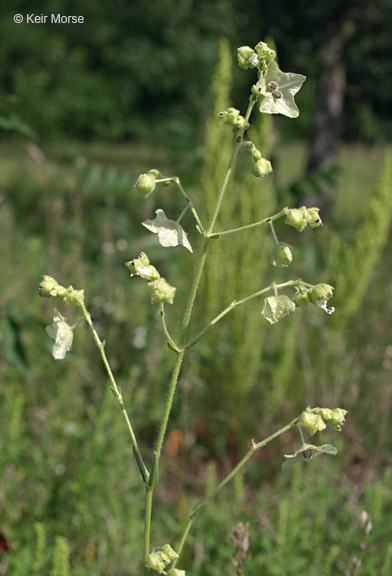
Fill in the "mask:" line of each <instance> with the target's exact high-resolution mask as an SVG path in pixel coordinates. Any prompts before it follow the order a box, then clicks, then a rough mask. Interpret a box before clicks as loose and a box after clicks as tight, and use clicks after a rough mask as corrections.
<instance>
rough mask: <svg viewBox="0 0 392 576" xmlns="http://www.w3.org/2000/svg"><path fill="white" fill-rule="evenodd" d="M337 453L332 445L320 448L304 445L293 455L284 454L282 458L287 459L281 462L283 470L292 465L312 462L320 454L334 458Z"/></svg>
mask: <svg viewBox="0 0 392 576" xmlns="http://www.w3.org/2000/svg"><path fill="white" fill-rule="evenodd" d="M337 453H338V451H337V449H336V448H335V446H332V444H323V445H322V446H314V445H313V444H304V445H303V446H301V448H300V449H299V450H297V451H296V452H294V454H285V455H284V457H285V458H287V460H286V461H285V462H283V468H287V467H288V466H291V465H292V464H297V462H303V461H304V460H305V461H306V462H308V461H310V460H313V459H314V458H317V457H318V456H320V454H329V455H330V456H336V454H337Z"/></svg>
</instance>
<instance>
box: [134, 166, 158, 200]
mask: <svg viewBox="0 0 392 576" xmlns="http://www.w3.org/2000/svg"><path fill="white" fill-rule="evenodd" d="M155 184H156V178H155V176H154V174H151V173H150V172H149V173H148V174H140V176H139V178H138V179H137V180H136V184H135V188H136V190H137V191H138V192H140V193H141V194H142V195H143V196H144V197H145V198H147V196H149V195H150V194H151V192H153V191H154V190H155Z"/></svg>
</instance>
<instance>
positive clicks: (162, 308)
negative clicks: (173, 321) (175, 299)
mask: <svg viewBox="0 0 392 576" xmlns="http://www.w3.org/2000/svg"><path fill="white" fill-rule="evenodd" d="M159 314H160V317H161V321H162V328H163V332H164V334H165V336H166V338H167V341H168V343H169V344H170V346H171V348H172V349H173V350H174V351H175V352H180V349H179V348H178V346H177V344H176V343H175V342H174V340H173V338H172V337H171V336H170V334H169V331H168V329H167V326H166V318H165V304H164V303H163V302H161V307H160V311H159Z"/></svg>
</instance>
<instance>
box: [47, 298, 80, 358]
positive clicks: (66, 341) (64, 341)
mask: <svg viewBox="0 0 392 576" xmlns="http://www.w3.org/2000/svg"><path fill="white" fill-rule="evenodd" d="M46 332H47V333H48V334H49V336H50V337H51V338H53V339H54V340H55V343H54V345H53V349H52V354H53V358H54V359H55V360H62V359H63V358H65V355H66V353H67V352H69V351H70V350H71V348H72V341H73V330H72V328H71V326H69V324H68V323H67V322H66V318H64V317H63V316H62V315H61V314H60V312H59V311H58V310H56V309H54V311H53V324H50V326H47V327H46Z"/></svg>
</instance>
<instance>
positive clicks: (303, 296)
mask: <svg viewBox="0 0 392 576" xmlns="http://www.w3.org/2000/svg"><path fill="white" fill-rule="evenodd" d="M275 57H276V54H275V51H274V50H272V49H271V48H269V47H268V45H267V44H265V43H264V42H260V43H259V44H257V46H256V47H255V48H254V49H252V48H250V47H248V46H242V47H241V48H239V49H238V63H239V65H240V67H241V68H243V69H245V70H253V71H254V72H257V75H258V78H257V82H256V83H255V84H254V85H253V86H252V88H251V93H250V97H249V104H248V108H247V111H246V113H245V115H244V116H243V115H241V113H240V111H239V110H237V109H236V108H232V107H229V108H227V109H226V110H224V111H221V112H220V113H219V119H220V121H221V122H222V123H223V124H227V125H229V126H230V127H231V128H232V132H233V145H232V151H231V156H230V158H229V161H228V165H227V168H226V171H225V174H224V176H223V180H222V182H221V184H220V186H219V187H218V190H217V195H216V200H215V204H214V207H213V210H212V213H211V215H210V218H209V222H208V224H207V225H206V226H205V225H204V223H203V221H202V218H201V217H200V215H199V212H198V210H197V208H196V204H195V203H194V202H193V200H192V199H191V198H190V197H189V195H188V194H187V193H186V191H185V189H184V188H183V186H182V184H181V182H180V179H179V178H178V177H177V176H164V175H163V174H162V173H161V172H160V171H159V170H156V169H152V170H150V171H149V172H147V173H145V174H141V175H140V176H139V178H138V180H137V182H136V184H135V188H136V189H137V190H138V191H139V192H140V193H141V195H142V196H144V197H147V196H149V195H150V194H152V193H153V192H154V191H155V190H156V188H157V187H159V186H170V185H172V184H174V186H175V187H176V188H177V190H178V191H179V192H180V194H181V195H182V196H183V198H184V200H185V206H184V209H183V210H182V212H181V213H180V214H179V216H178V217H177V218H176V219H170V218H169V217H168V216H167V215H166V213H165V211H164V210H163V209H161V208H159V209H157V210H156V212H155V214H156V216H155V218H154V219H149V220H146V221H145V222H143V226H144V227H145V228H146V229H147V230H149V231H150V232H152V233H153V234H156V235H157V238H158V241H159V243H160V245H161V246H163V247H165V248H167V247H169V248H170V247H175V246H183V247H184V248H186V249H187V250H188V251H189V253H190V254H192V253H193V248H192V244H191V240H190V239H189V237H188V234H187V233H186V232H185V230H184V229H183V227H182V225H181V222H182V219H183V216H184V215H185V213H186V212H187V211H188V210H190V212H191V213H192V215H193V218H194V220H195V225H196V230H197V232H198V234H199V242H200V244H201V246H200V250H199V257H198V260H197V263H196V266H195V272H194V277H193V281H192V283H191V287H190V291H189V296H188V300H187V303H186V306H185V311H184V314H183V318H182V321H181V323H180V326H179V333H178V336H177V337H175V336H173V335H172V334H171V333H169V330H168V326H167V323H166V305H167V304H173V302H174V298H175V294H176V288H175V287H173V286H171V285H170V283H169V282H168V280H167V279H165V278H164V277H163V276H162V275H161V273H160V271H159V270H158V268H157V267H155V266H154V265H153V264H152V263H151V262H150V259H149V257H148V256H147V254H145V253H144V252H141V253H139V254H138V255H137V256H136V257H135V258H133V259H132V260H130V261H128V262H126V267H127V269H128V270H129V272H130V274H131V277H134V276H137V277H139V278H140V279H142V280H144V281H146V283H147V287H148V289H149V290H150V296H151V303H152V304H157V305H158V306H159V314H160V319H161V323H162V329H163V332H164V335H165V337H166V340H167V345H168V347H169V349H170V350H171V351H172V352H173V353H174V355H175V360H174V368H173V372H172V376H171V379H170V382H169V384H168V394H167V398H166V401H165V403H164V405H163V407H162V418H161V425H160V429H159V433H158V438H157V442H156V445H155V448H154V450H153V455H152V463H151V465H149V466H148V465H147V464H146V460H145V457H144V456H143V454H142V449H141V447H140V444H139V441H138V439H137V436H136V433H135V431H134V428H133V425H132V422H131V418H130V416H129V415H128V412H127V409H126V407H125V405H124V400H123V395H122V392H121V389H120V387H119V386H118V384H117V382H116V379H115V376H114V374H113V372H112V369H111V367H110V364H109V361H108V358H107V355H106V351H105V342H104V341H102V340H101V338H100V336H99V335H98V332H97V330H96V328H95V327H94V324H93V321H92V318H91V315H90V313H89V311H88V309H87V307H86V303H85V296H84V291H83V290H79V289H78V290H77V289H75V288H73V287H72V286H68V287H64V286H62V285H60V284H59V283H58V282H57V281H56V280H55V279H54V278H52V277H50V276H44V277H43V280H42V282H41V284H40V288H39V293H40V295H41V296H43V297H46V298H54V299H57V300H60V301H63V302H64V303H65V304H66V305H71V306H76V307H77V308H79V309H80V311H81V314H82V317H83V319H84V320H85V321H86V322H87V324H88V326H89V328H90V329H91V332H92V335H93V338H94V341H95V344H96V345H97V348H98V350H99V353H100V355H101V358H102V361H103V364H104V366H105V369H106V372H107V374H108V377H109V385H110V389H111V391H112V393H113V395H114V398H115V399H116V400H117V402H118V403H119V405H120V409H121V411H122V414H123V417H124V420H125V423H126V426H127V429H128V433H129V436H130V442H131V445H132V451H133V455H134V458H135V461H136V465H137V467H138V470H139V472H140V479H141V481H142V482H143V484H144V487H145V531H144V551H143V558H144V567H145V568H144V573H145V575H147V574H149V572H150V571H155V572H158V573H159V574H171V575H172V576H183V575H184V574H185V570H183V569H178V568H177V564H178V563H179V560H180V558H181V554H182V551H183V548H184V545H185V543H186V540H187V537H188V534H189V532H190V530H191V527H192V525H193V523H194V522H195V520H196V518H197V516H198V515H199V513H200V512H202V511H203V510H204V509H205V507H206V506H207V505H208V504H209V502H210V501H211V500H212V499H213V498H214V497H215V496H216V495H217V494H219V493H220V492H221V490H222V489H223V488H224V487H225V486H226V484H228V483H229V482H230V481H231V480H233V479H234V478H235V477H237V478H238V477H239V476H238V474H239V473H240V472H241V471H242V470H243V468H244V466H245V465H246V464H247V463H248V461H249V460H250V459H251V457H252V456H253V454H254V453H255V452H257V451H259V450H261V449H262V448H264V447H265V446H266V445H267V444H268V443H269V442H271V441H272V440H274V439H275V438H278V437H279V436H281V435H282V434H284V433H285V432H287V431H289V430H291V429H293V428H297V429H298V431H299V435H300V445H299V447H297V448H296V449H295V450H294V452H293V454H288V455H285V463H284V465H285V466H287V465H290V464H293V463H295V462H297V461H305V462H307V461H310V460H312V459H314V458H316V457H318V456H319V455H321V454H330V455H334V454H336V452H337V451H336V448H335V447H334V446H332V445H330V444H324V445H321V446H319V445H314V444H311V443H309V442H307V441H306V440H305V438H304V434H303V433H304V431H305V432H307V433H308V434H309V435H310V436H313V435H314V434H316V433H317V432H321V431H323V430H324V429H325V428H326V425H327V424H326V423H329V424H330V425H331V426H332V428H334V429H335V430H340V429H341V426H342V424H343V422H344V420H345V415H346V410H343V409H341V408H336V409H334V410H331V409H328V408H310V407H308V408H306V410H304V411H303V412H302V413H301V414H299V415H298V416H297V417H296V418H294V419H293V420H292V421H291V422H289V423H288V424H286V425H285V426H283V427H281V428H280V429H279V430H278V431H276V432H273V433H272V434H271V435H270V436H268V437H267V438H265V439H263V440H260V441H255V440H252V441H251V445H250V448H249V450H248V452H247V453H246V454H245V456H244V457H243V458H242V460H240V461H239V462H238V464H237V465H236V466H235V467H234V468H233V469H232V470H231V472H229V474H227V475H226V476H225V477H224V478H223V479H222V480H221V481H220V482H218V484H217V485H216V486H215V487H213V488H211V490H210V492H209V493H208V494H207V495H206V497H205V498H204V499H203V500H202V501H200V502H197V503H196V504H195V505H194V507H193V509H192V511H191V513H190V515H189V518H188V521H187V523H186V525H185V528H184V531H183V534H182V537H181V539H180V542H179V544H178V545H177V546H176V547H175V545H174V544H173V546H172V545H171V544H164V545H160V546H158V547H153V548H152V547H151V542H150V541H151V520H152V506H153V496H154V491H155V487H156V485H157V483H158V481H159V465H160V460H161V454H162V448H163V444H164V441H165V436H166V430H167V426H168V421H169V417H170V412H171V408H172V405H173V399H174V396H175V393H176V388H177V383H178V380H179V376H180V372H181V368H182V365H183V360H184V358H185V356H186V355H187V353H188V352H189V350H191V349H192V348H193V347H194V346H196V344H197V343H198V342H199V341H200V340H201V339H202V338H203V337H204V336H205V334H207V333H208V332H209V331H210V330H212V329H213V327H214V326H215V325H216V324H217V323H218V322H220V321H221V320H222V319H223V318H224V317H225V316H226V315H228V314H229V313H231V312H233V311H234V310H235V309H237V308H238V307H240V306H243V305H244V304H246V303H247V302H249V301H251V300H254V299H255V298H259V297H264V301H263V304H262V306H261V316H262V318H263V319H264V320H265V321H266V322H268V323H269V324H271V325H274V324H276V323H278V322H280V321H281V320H282V319H283V318H284V317H285V316H288V315H290V314H292V313H294V312H295V311H296V309H297V308H298V307H308V306H312V305H313V306H316V307H318V308H320V309H322V310H324V311H325V312H326V313H327V314H332V313H333V312H334V308H329V307H328V300H329V299H330V298H331V297H332V295H333V287H332V286H330V285H328V284H323V283H321V284H320V283H319V284H312V283H309V282H306V281H304V280H302V279H298V278H297V279H290V280H287V281H285V282H280V283H278V282H272V283H270V284H269V285H268V286H265V287H262V288H259V289H258V290H256V291H254V292H252V293H250V294H246V295H241V296H240V297H239V298H238V299H235V300H233V301H232V302H230V303H228V305H227V306H226V307H225V308H224V309H223V310H221V311H220V312H219V313H218V314H217V315H216V316H215V317H214V318H213V319H212V320H210V321H209V322H208V323H207V324H206V325H205V326H204V327H203V328H202V329H201V330H199V331H198V332H196V333H195V334H192V335H191V336H189V329H190V325H191V320H192V311H193V307H194V304H195V301H196V297H197V294H198V290H199V285H200V280H201V278H202V275H203V270H204V268H205V264H206V261H207V257H208V251H209V247H210V244H211V243H212V242H221V243H223V242H224V239H225V238H226V237H227V236H228V235H233V234H239V233H247V232H248V231H249V230H252V229H255V230H257V229H258V228H259V227H260V226H267V227H269V228H270V230H271V233H272V237H273V240H274V244H275V245H274V248H273V250H272V254H271V263H272V265H273V266H277V267H289V266H290V265H291V264H292V262H293V249H292V247H291V246H289V245H288V244H286V243H285V242H282V241H279V240H278V238H277V235H276V232H275V228H274V222H276V221H277V220H279V219H284V220H285V223H286V224H287V225H289V226H292V227H294V228H295V229H296V230H298V231H299V232H302V230H304V228H305V227H306V226H309V227H311V228H317V227H319V226H321V225H322V221H321V218H320V216H319V210H318V208H314V207H312V208H306V207H305V206H302V207H301V208H288V207H285V208H283V209H281V210H279V211H278V212H277V213H275V214H273V215H271V216H269V217H267V218H264V219H262V220H259V221H257V222H252V223H247V224H244V225H242V226H240V227H237V228H233V229H223V230H216V224H217V220H218V216H219V213H220V209H221V206H222V202H223V200H224V196H225V193H226V190H227V188H228V184H229V181H230V178H231V176H232V173H233V171H234V168H235V165H236V162H237V158H238V154H239V152H240V150H241V149H243V150H245V151H246V153H248V154H249V155H250V163H251V166H250V171H251V173H252V175H253V176H255V177H256V178H264V177H267V176H268V175H269V174H270V173H271V172H272V165H271V163H270V161H269V160H268V159H266V158H264V157H263V156H262V154H261V152H260V150H259V149H258V148H257V146H256V145H255V144H254V143H253V142H252V141H250V140H247V139H246V138H245V133H246V131H247V130H248V128H249V127H250V118H251V114H252V111H253V109H254V107H255V106H256V105H257V106H258V108H259V110H260V112H261V113H265V114H283V115H284V116H287V117H289V118H296V117H297V116H298V115H299V110H298V108H297V105H296V103H295V100H294V96H295V94H296V93H297V92H298V91H299V90H300V88H301V86H302V84H303V82H304V81H305V77H304V76H302V75H300V74H292V73H284V72H282V71H281V70H280V69H279V67H278V65H277V64H276V62H275ZM261 201H262V196H261ZM192 243H194V240H193V239H192ZM190 257H191V256H190ZM225 257H226V258H229V257H230V254H226V255H225ZM255 257H257V255H255ZM224 265H225V263H224V261H223V260H222V261H220V262H218V263H217V267H218V272H219V267H224ZM248 272H249V274H250V275H251V274H252V270H251V269H250V270H249V271H248ZM76 326H77V325H74V326H70V325H69V324H68V322H67V319H66V318H65V317H63V315H62V314H61V313H60V312H59V311H58V310H57V309H55V310H54V316H53V323H52V324H51V325H50V326H48V328H47V332H48V334H49V336H50V337H52V338H53V339H54V340H55V343H54V346H53V356H54V358H56V359H63V358H64V357H65V355H66V353H67V352H68V351H69V350H70V349H71V347H72V343H73V333H74V330H75V328H76ZM60 544H61V546H60ZM60 548H61V558H62V559H63V558H64V561H63V560H61V562H60V560H59V561H58V562H57V564H58V566H57V564H56V567H55V568H54V569H53V573H54V572H56V574H57V573H60V572H61V573H67V571H68V551H67V550H68V549H67V546H66V542H65V540H64V541H61V542H60V541H59V542H58V550H59V554H60ZM59 558H60V556H59ZM237 561H238V562H240V560H237ZM241 561H242V560H241ZM60 564H61V568H60Z"/></svg>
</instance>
